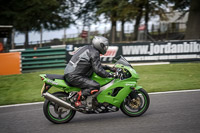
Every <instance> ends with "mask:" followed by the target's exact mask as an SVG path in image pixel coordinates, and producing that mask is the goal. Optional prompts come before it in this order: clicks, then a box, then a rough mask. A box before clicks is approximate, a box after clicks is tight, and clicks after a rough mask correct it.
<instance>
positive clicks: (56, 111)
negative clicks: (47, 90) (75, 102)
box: [43, 92, 76, 124]
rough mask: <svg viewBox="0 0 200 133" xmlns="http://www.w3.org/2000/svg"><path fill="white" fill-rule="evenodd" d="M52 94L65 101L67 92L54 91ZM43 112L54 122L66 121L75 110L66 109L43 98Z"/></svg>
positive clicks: (71, 116) (72, 115)
mask: <svg viewBox="0 0 200 133" xmlns="http://www.w3.org/2000/svg"><path fill="white" fill-rule="evenodd" d="M52 95H54V96H56V97H58V98H60V99H62V100H64V101H67V100H66V97H67V94H66V93H64V92H56V93H53V94H52ZM43 112H44V115H45V117H46V118H47V119H48V120H49V121H51V122H53V123H55V124H61V123H67V122H69V121H70V120H71V119H72V118H73V117H74V115H75V114H76V111H75V110H72V109H66V108H64V107H61V106H59V105H58V104H56V103H54V102H51V101H49V100H47V99H46V100H45V102H44V105H43Z"/></svg>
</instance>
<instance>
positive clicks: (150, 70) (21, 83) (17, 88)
mask: <svg viewBox="0 0 200 133" xmlns="http://www.w3.org/2000/svg"><path fill="white" fill-rule="evenodd" d="M134 68H135V69H136V71H137V72H138V73H139V76H140V79H139V81H138V84H139V85H141V86H143V88H144V89H145V90H147V91H148V92H161V91H173V90H186V89H199V88H200V63H178V64H168V65H156V66H135V67H134ZM63 72H64V70H61V69H57V70H46V71H38V72H32V73H25V74H20V75H8V76H0V105H7V104H16V103H27V102H38V101H43V98H42V97H41V96H40V90H41V88H42V85H43V82H42V81H41V79H40V77H39V74H41V73H49V74H63ZM54 89H55V88H54ZM54 89H53V88H52V89H51V90H54Z"/></svg>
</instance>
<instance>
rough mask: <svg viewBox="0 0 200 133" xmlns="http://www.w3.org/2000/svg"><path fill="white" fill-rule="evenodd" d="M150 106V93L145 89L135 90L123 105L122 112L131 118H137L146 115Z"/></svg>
mask: <svg viewBox="0 0 200 133" xmlns="http://www.w3.org/2000/svg"><path fill="white" fill-rule="evenodd" d="M149 104H150V99H149V95H148V93H147V92H146V91H145V90H144V89H139V90H135V91H133V92H132V93H130V94H129V95H128V96H127V97H126V99H125V100H124V101H123V102H122V104H121V107H120V109H121V111H122V112H123V113H124V114H126V115H128V116H130V117H137V116H141V115H142V114H144V113H145V112H146V111H147V109H148V107H149Z"/></svg>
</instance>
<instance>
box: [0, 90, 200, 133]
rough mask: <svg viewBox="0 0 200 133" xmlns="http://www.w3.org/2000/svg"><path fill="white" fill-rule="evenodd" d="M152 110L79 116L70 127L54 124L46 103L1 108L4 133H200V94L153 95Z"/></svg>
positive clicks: (0, 127)
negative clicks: (133, 115)
mask: <svg viewBox="0 0 200 133" xmlns="http://www.w3.org/2000/svg"><path fill="white" fill-rule="evenodd" d="M150 99H151V104H150V107H149V109H148V111H147V112H146V113H145V114H144V115H143V116H140V117H136V118H131V117H128V116H125V115H124V114H123V113H122V112H121V111H118V112H115V113H107V114H90V115H86V114H81V113H76V115H75V117H74V119H72V120H71V121H70V122H69V123H66V124H53V123H51V122H49V121H48V120H47V119H46V118H45V117H44V115H43V112H42V104H37V105H27V106H18V107H3V108H0V133H200V91H194V92H180V93H168V94H165V93H164V94H156V95H155V94H151V95H150Z"/></svg>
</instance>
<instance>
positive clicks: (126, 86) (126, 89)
mask: <svg viewBox="0 0 200 133" xmlns="http://www.w3.org/2000/svg"><path fill="white" fill-rule="evenodd" d="M115 67H116V68H121V69H122V70H123V71H124V72H125V73H127V74H128V75H129V77H128V78H126V79H123V80H121V79H114V78H102V77H100V76H98V75H97V74H96V73H93V75H92V77H91V79H92V80H95V81H96V82H98V83H99V84H100V86H101V89H100V91H101V92H100V93H99V94H98V96H97V100H98V102H99V103H105V102H106V103H109V104H112V105H114V106H116V107H120V105H121V103H122V102H123V100H124V99H125V98H126V97H127V96H128V95H129V94H130V93H131V91H133V89H134V90H139V89H140V88H142V87H141V86H137V80H138V79H139V76H138V74H137V73H136V71H135V70H134V69H133V68H132V67H130V66H124V65H122V64H116V65H115ZM40 76H41V78H42V79H43V81H44V82H45V83H47V84H49V85H52V86H54V87H56V88H60V89H62V90H64V91H65V92H72V91H80V90H81V89H80V88H77V87H73V86H69V85H67V84H66V82H65V81H64V80H62V79H55V80H51V79H48V78H46V74H41V75H40ZM105 86H106V87H107V88H104V89H102V88H103V87H105ZM116 88H120V90H119V91H118V93H117V94H116V95H114V96H113V95H112V94H113V92H114V90H115V89H116Z"/></svg>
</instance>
